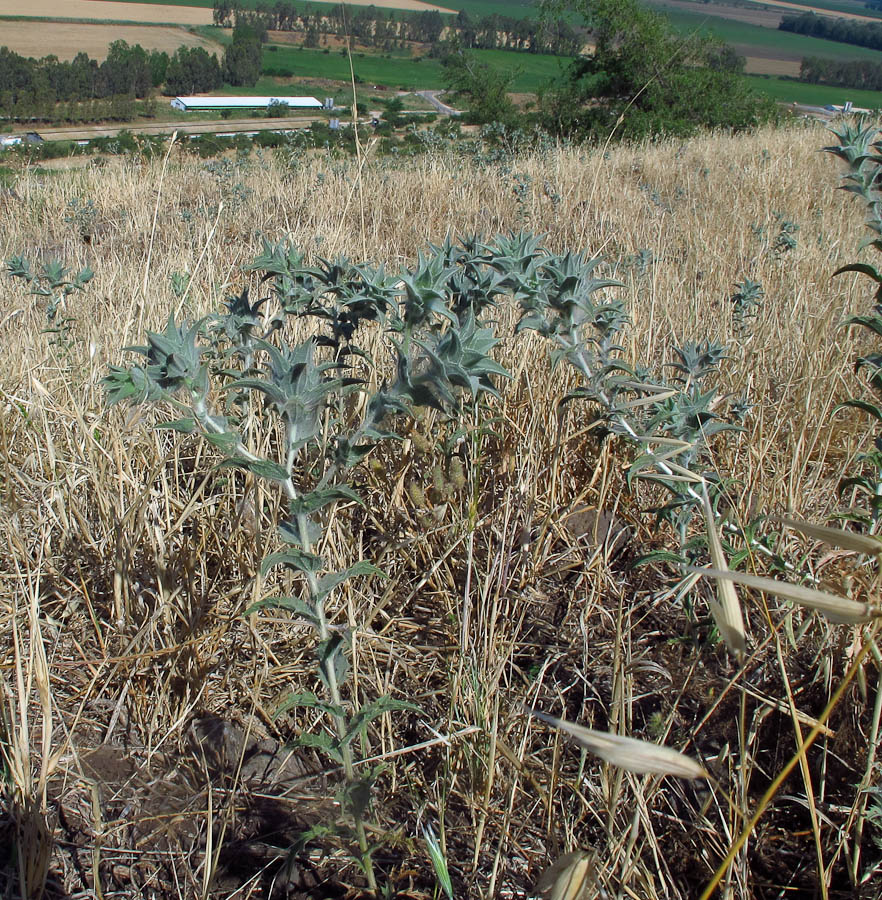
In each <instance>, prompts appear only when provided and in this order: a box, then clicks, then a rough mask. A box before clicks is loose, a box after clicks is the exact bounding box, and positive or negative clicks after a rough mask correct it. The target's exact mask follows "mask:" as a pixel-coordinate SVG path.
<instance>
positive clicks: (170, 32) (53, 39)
mask: <svg viewBox="0 0 882 900" xmlns="http://www.w3.org/2000/svg"><path fill="white" fill-rule="evenodd" d="M2 40H3V46H4V47H8V48H9V49H10V50H12V51H14V52H15V53H20V54H21V55H22V56H33V57H34V58H39V57H42V56H45V55H46V53H47V48H51V51H52V54H53V55H54V56H57V57H58V58H59V59H73V58H74V57H75V56H76V55H77V53H80V52H83V53H87V54H88V55H89V56H90V57H92V59H97V60H102V59H104V58H105V57H106V56H107V49H108V47H109V46H110V45H111V44H112V43H113V42H114V41H126V42H127V43H129V44H140V45H141V46H142V47H143V48H144V49H145V50H165V51H166V52H167V53H169V54H172V53H174V52H175V50H177V49H178V47H204V48H205V49H206V50H208V51H209V52H210V53H217V51H218V45H217V44H216V43H214V42H212V41H209V40H206V39H205V38H203V37H200V36H199V35H198V34H192V33H191V32H189V31H187V30H186V29H184V28H176V27H174V26H165V25H87V24H79V23H72V22H67V23H62V22H40V23H36V22H4V23H3V38H2Z"/></svg>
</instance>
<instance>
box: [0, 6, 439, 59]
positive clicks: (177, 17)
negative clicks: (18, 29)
mask: <svg viewBox="0 0 882 900" xmlns="http://www.w3.org/2000/svg"><path fill="white" fill-rule="evenodd" d="M327 2H337V0H327ZM347 2H348V3H350V4H351V5H353V6H369V5H372V6H382V7H384V8H385V9H414V10H420V9H437V10H439V11H440V12H448V13H455V12H456V10H453V9H448V8H447V7H445V6H438V5H437V4H434V3H421V2H420V0H347ZM0 16H35V17H37V18H41V19H103V20H109V21H114V22H150V23H154V24H157V25H211V24H212V21H213V20H212V10H211V9H210V8H208V7H202V6H164V5H161V4H153V3H116V2H113V0H31V2H29V3H27V4H25V3H22V2H21V0H0ZM3 31H4V34H5V31H6V25H4V26H3ZM2 43H4V44H5V43H6V40H5V38H4V39H3V41H2ZM39 55H40V56H43V55H45V54H44V53H40V54H39Z"/></svg>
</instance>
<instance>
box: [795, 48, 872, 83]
mask: <svg viewBox="0 0 882 900" xmlns="http://www.w3.org/2000/svg"><path fill="white" fill-rule="evenodd" d="M799 80H800V81H805V82H808V83H809V84H829V85H832V86H833V87H845V88H859V89H860V90H865V91H882V62H872V61H871V60H868V59H852V60H841V59H822V58H820V57H818V56H806V57H805V58H804V59H803V60H802V64H801V65H800V67H799Z"/></svg>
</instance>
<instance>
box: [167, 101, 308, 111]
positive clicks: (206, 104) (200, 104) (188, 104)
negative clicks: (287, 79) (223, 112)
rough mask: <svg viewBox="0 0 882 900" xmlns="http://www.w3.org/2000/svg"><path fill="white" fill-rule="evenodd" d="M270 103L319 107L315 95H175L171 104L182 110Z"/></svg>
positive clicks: (259, 105)
mask: <svg viewBox="0 0 882 900" xmlns="http://www.w3.org/2000/svg"><path fill="white" fill-rule="evenodd" d="M271 103H286V104H287V105H288V106H290V107H291V109H321V108H322V103H321V101H319V100H316V99H315V97H175V99H174V100H172V102H171V105H172V106H173V107H174V108H175V109H180V110H182V111H183V112H190V111H192V110H196V109H266V108H268V107H269V105H270V104H271Z"/></svg>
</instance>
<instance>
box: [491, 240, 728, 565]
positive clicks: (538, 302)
mask: <svg viewBox="0 0 882 900" xmlns="http://www.w3.org/2000/svg"><path fill="white" fill-rule="evenodd" d="M500 246H501V247H503V246H505V252H506V253H507V255H508V257H509V258H510V259H511V264H510V265H509V271H508V273H507V274H506V280H505V283H506V285H508V286H510V288H511V290H512V293H513V295H514V296H515V297H516V298H517V299H518V300H519V302H520V305H521V310H522V315H521V319H520V321H519V323H518V331H523V330H525V329H530V330H533V331H537V332H538V333H539V334H541V335H543V336H544V337H546V338H548V340H549V341H550V342H551V347H552V349H551V357H552V363H553V364H555V365H556V364H558V363H559V362H561V361H566V362H568V363H569V364H570V365H571V366H572V367H573V368H574V369H575V370H576V371H578V372H579V374H580V376H581V378H582V383H581V384H580V385H579V386H578V387H577V388H576V389H575V390H573V391H572V392H570V393H569V394H567V395H566V396H565V397H564V398H563V400H562V403H568V402H570V401H573V400H586V401H588V402H590V403H592V404H593V405H594V407H595V413H596V420H595V421H596V424H597V425H598V426H601V427H602V429H603V430H604V431H605V432H606V433H609V434H615V435H618V436H619V437H622V438H624V439H626V440H627V441H629V442H631V443H632V444H634V445H635V447H636V448H637V456H636V459H635V460H634V462H633V463H632V465H631V467H630V470H629V476H628V478H629V482H632V481H633V479H634V478H643V479H647V480H652V481H654V482H656V483H658V484H660V485H662V486H663V487H664V488H665V489H666V490H667V491H668V494H669V497H668V501H667V502H666V503H664V504H663V505H662V506H660V507H659V508H658V509H657V510H655V511H656V512H657V514H658V516H659V518H661V519H664V520H667V521H669V522H671V524H672V525H673V526H674V527H675V529H676V531H677V533H678V535H679V538H680V546H681V550H682V549H683V548H684V547H685V545H686V532H687V527H688V524H689V522H690V520H691V518H692V516H693V515H694V514H695V512H697V511H699V510H700V509H701V506H702V496H701V493H700V492H699V491H697V490H696V484H700V483H702V482H705V481H706V482H708V483H709V484H710V487H711V493H712V496H713V497H714V499H716V495H717V493H718V488H719V485H720V479H719V477H718V476H717V475H716V473H714V472H713V471H712V470H711V469H710V468H708V465H707V449H708V441H709V440H710V439H711V438H712V437H713V436H714V435H716V434H718V433H720V432H722V431H732V430H738V425H737V424H735V423H733V422H731V421H728V420H727V419H725V418H723V417H722V416H721V414H720V412H719V411H718V409H717V407H719V406H720V403H719V399H718V397H717V394H716V390H715V388H713V387H710V386H708V381H709V380H710V378H711V376H712V375H713V374H714V373H716V371H717V370H718V368H719V365H720V363H721V362H722V361H723V360H724V359H725V356H726V354H725V350H724V348H723V347H722V346H720V345H719V344H715V343H710V342H708V343H704V344H696V343H687V344H684V345H683V346H682V347H679V348H675V354H676V360H675V361H674V362H672V363H671V364H670V366H669V367H670V368H671V369H672V370H673V372H674V375H673V378H671V379H667V380H666V379H655V380H652V379H651V378H650V373H649V372H648V370H647V369H646V368H645V367H643V366H640V365H634V364H631V363H629V362H628V361H626V360H625V359H624V358H623V357H622V352H623V348H622V346H621V345H620V344H619V340H620V334H621V332H622V330H623V329H624V327H625V326H626V325H627V324H628V323H629V321H630V320H629V318H628V314H627V311H626V309H625V305H624V303H623V302H622V301H621V300H618V299H615V298H612V299H610V298H604V299H601V295H599V294H598V291H601V290H603V289H605V288H610V287H617V286H621V282H619V281H615V280H613V279H608V278H600V277H597V276H596V274H595V272H596V270H597V268H598V266H599V265H600V263H601V260H600V259H599V258H593V259H586V258H585V257H584V256H582V255H581V254H573V253H567V254H566V255H564V256H553V255H550V254H548V253H546V252H545V251H544V250H542V248H541V247H540V246H539V242H538V240H537V239H535V238H527V237H521V238H520V239H519V240H518V241H517V242H515V241H511V242H509V244H508V245H507V246H506V245H500ZM678 558H679V557H678Z"/></svg>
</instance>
